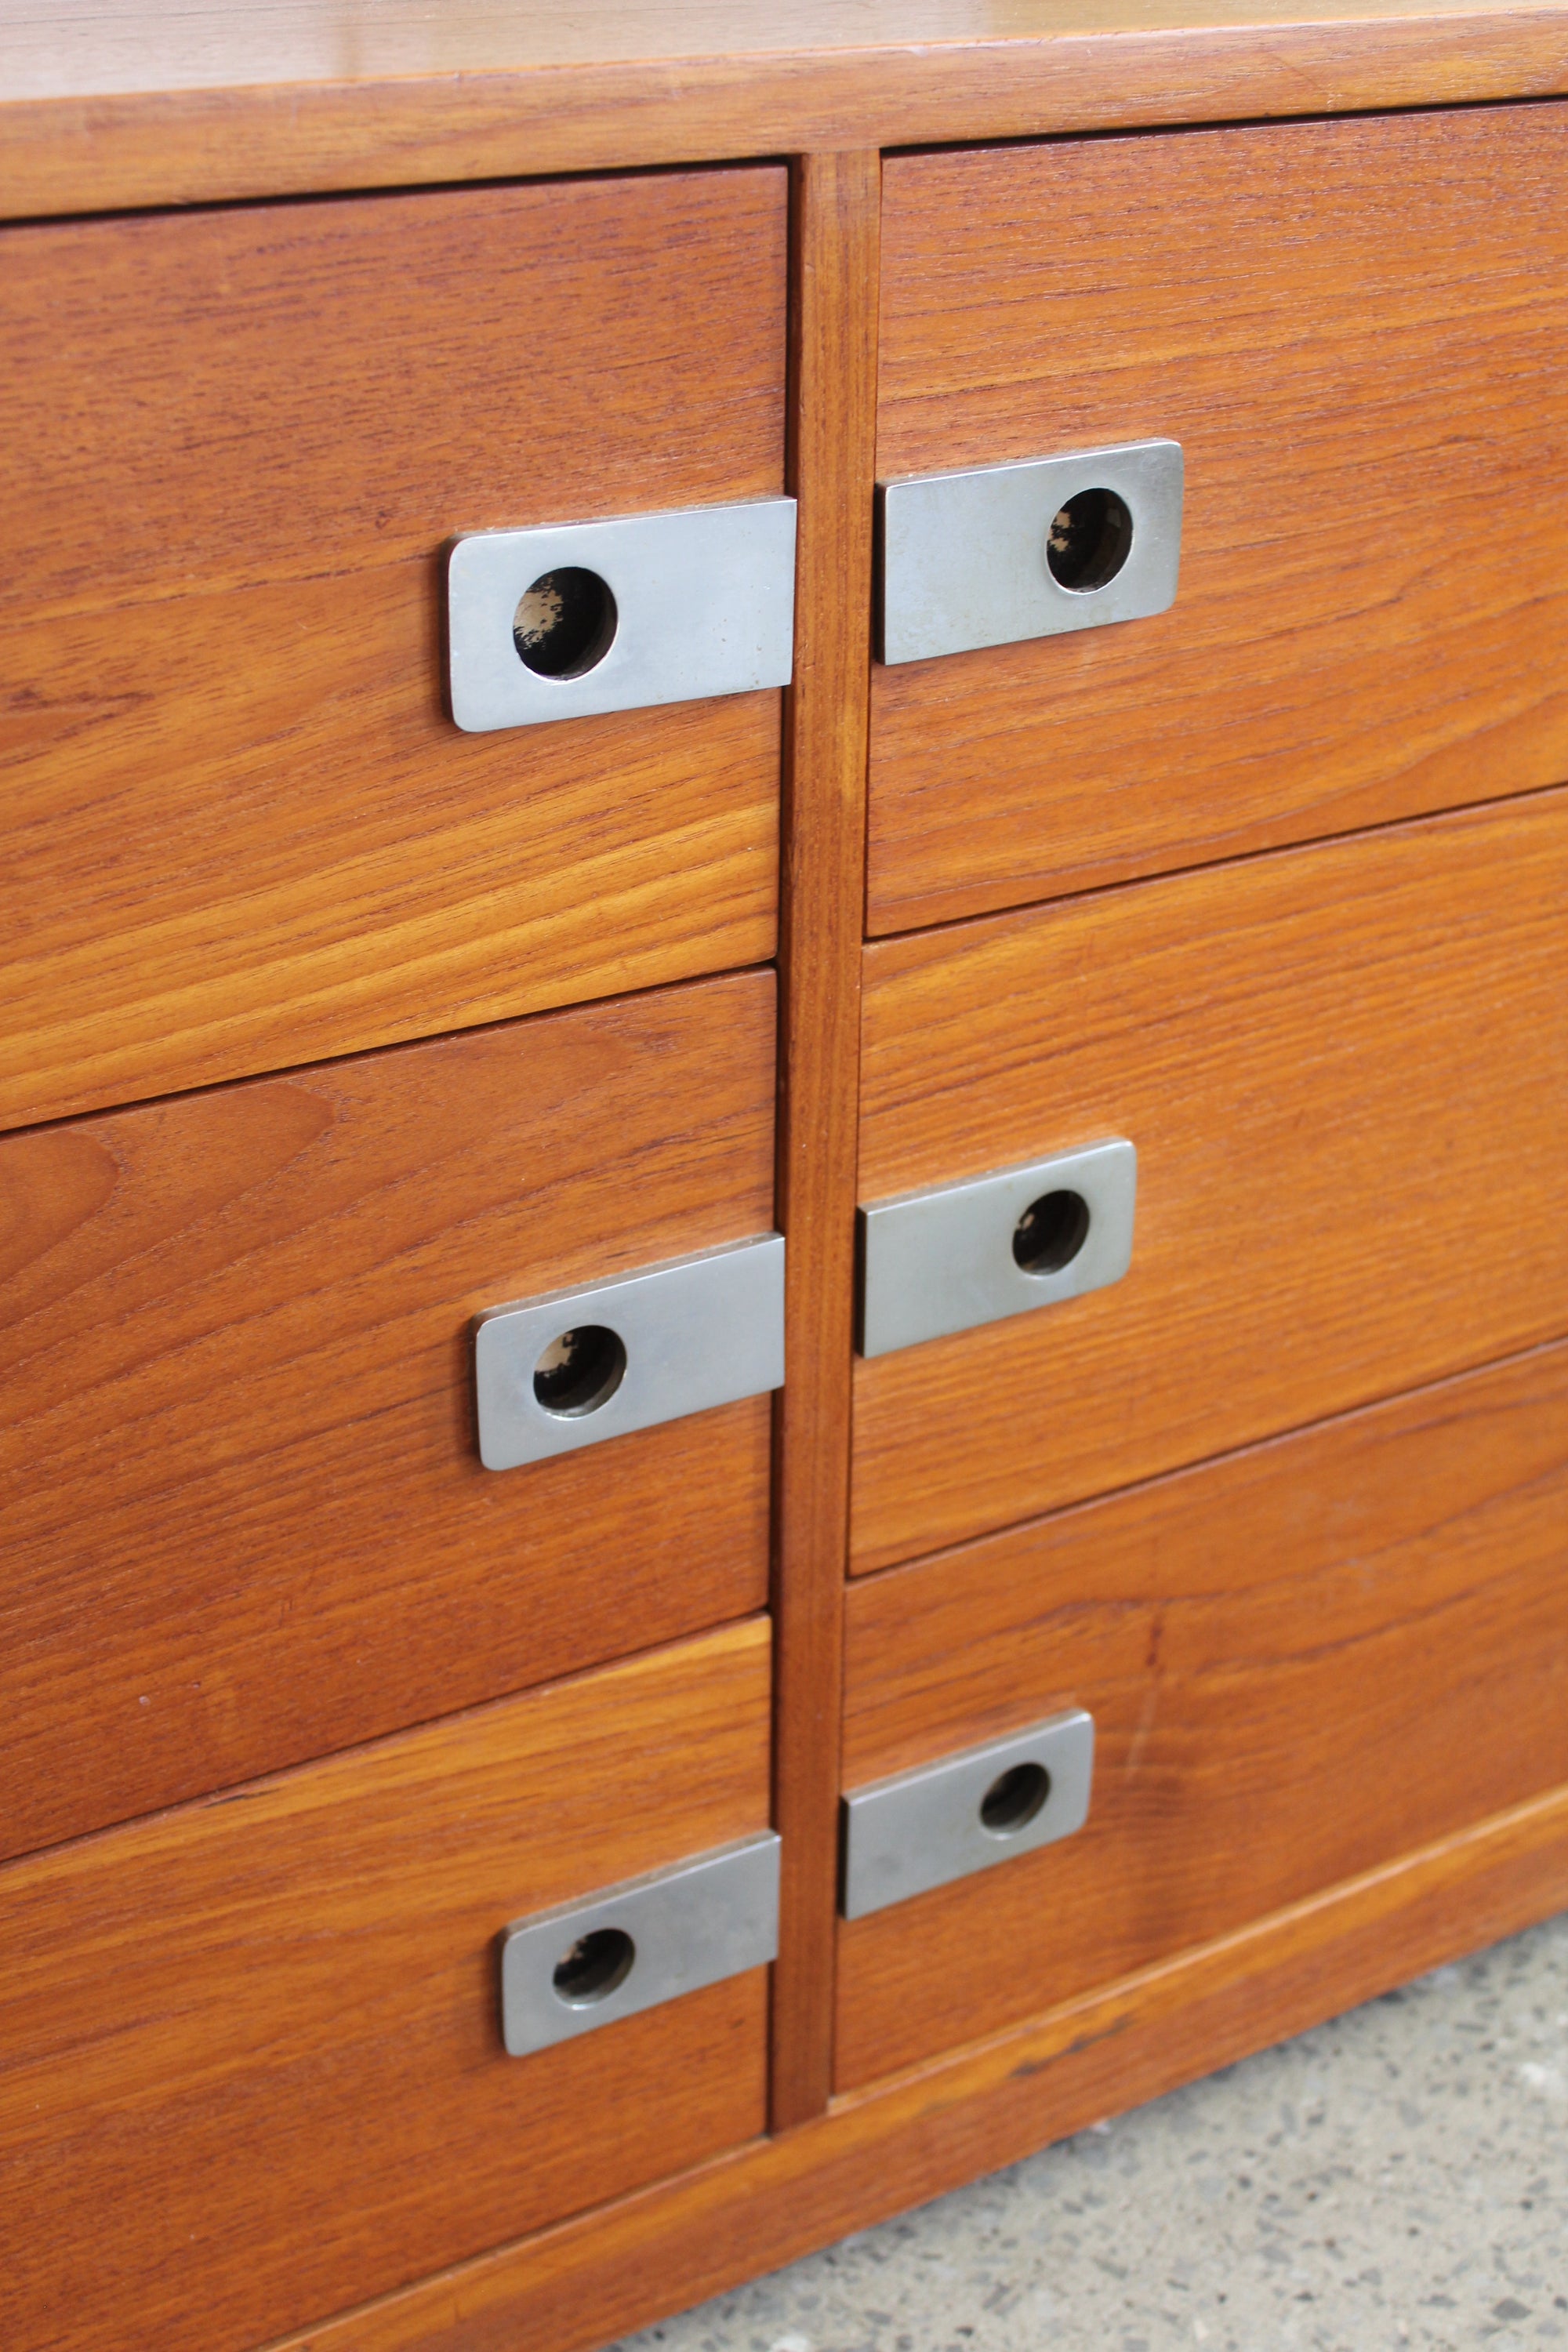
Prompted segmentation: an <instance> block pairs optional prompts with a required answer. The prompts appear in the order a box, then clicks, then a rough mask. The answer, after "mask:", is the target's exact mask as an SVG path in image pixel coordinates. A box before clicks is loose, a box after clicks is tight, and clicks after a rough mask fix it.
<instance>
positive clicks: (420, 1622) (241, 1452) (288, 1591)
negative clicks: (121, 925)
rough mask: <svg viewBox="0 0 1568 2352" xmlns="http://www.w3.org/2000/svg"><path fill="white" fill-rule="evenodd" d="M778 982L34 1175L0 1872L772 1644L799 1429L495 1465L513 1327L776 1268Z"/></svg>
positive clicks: (157, 1121)
mask: <svg viewBox="0 0 1568 2352" xmlns="http://www.w3.org/2000/svg"><path fill="white" fill-rule="evenodd" d="M0 1203H3V1217H0V1228H3V1230H4V1232H5V1235H6V1241H7V1251H6V1255H7V1259H8V1264H6V1265H5V1268H4V1272H5V1281H4V1284H3V1285H0V1299H3V1300H4V1304H5V1318H4V1342H5V1370H4V1374H3V1376H0V1465H3V1466H0V1477H3V1479H4V1482H5V1489H6V1496H7V1501H6V1506H5V1578H4V1586H3V1591H0V1718H3V1719H4V1722H5V1739H4V1742H3V1743H0V1755H3V1763H0V1832H3V1837H0V1851H5V1852H9V1853H16V1852H17V1851H19V1850H22V1849H26V1848H27V1847H31V1846H34V1845H37V1844H39V1843H44V1842H46V1841H47V1840H49V1839H52V1838H59V1837H66V1836H70V1835H74V1834H77V1833H79V1832H81V1831H83V1830H87V1829H92V1828H96V1827H99V1826H100V1825H101V1824H103V1823H105V1822H112V1821H117V1820H123V1819H124V1818H126V1817H127V1816H129V1815H131V1814H134V1813H139V1812H144V1811H149V1810H151V1809H152V1808H153V1807H154V1806H157V1805H163V1804H169V1803H173V1802H175V1801H178V1800H180V1799H183V1798H186V1797H191V1796H194V1795H196V1794H198V1793H200V1792H202V1791H204V1790H209V1789H216V1788H219V1787H222V1786H224V1785H226V1784H227V1783H230V1782H233V1781H236V1780H244V1779H247V1778H248V1777H250V1776H251V1775H253V1774H255V1773H258V1772H262V1771H270V1770H275V1769H279V1767H281V1766H283V1765H285V1764H290V1763H295V1762H299V1761H301V1760H303V1759H305V1758H307V1757H310V1756H313V1755H317V1754H321V1753H322V1752H324V1751H326V1750H328V1749H331V1748H344V1747H347V1746H348V1745H350V1744H351V1743H352V1742H354V1741H357V1740H363V1739H366V1738H374V1737H376V1736H378V1735H379V1734H381V1733H384V1732H386V1731H390V1730H393V1729H395V1728H396V1727H399V1726H402V1725H405V1724H410V1723H416V1722H419V1721H421V1720H422V1719H424V1718H426V1717H430V1716H435V1715H439V1714H443V1713H446V1712H447V1711H449V1710H450V1709H452V1708H454V1707H458V1706H469V1705H472V1704H474V1703H475V1702H477V1701H479V1700H484V1699H489V1698H494V1697H497V1696H500V1695H501V1694H502V1693H503V1692H506V1691H510V1690H517V1689H520V1688H521V1687H523V1686H524V1685H528V1684H530V1683H538V1682H542V1681H543V1680H545V1679H546V1678H547V1677H549V1676H551V1675H559V1674H562V1673H564V1672H570V1671H572V1670H574V1669H575V1668H577V1667H579V1666H583V1665H585V1664H590V1663H594V1662H596V1661H598V1660H601V1659H605V1658H609V1657H614V1656H617V1655H622V1654H626V1653H628V1652H630V1651H633V1650H638V1649H643V1648H646V1647H647V1645H648V1644H650V1643H655V1642H658V1641H665V1640H668V1639H671V1638H673V1637H674V1636H676V1635H678V1634H681V1633H690V1632H693V1631H695V1630H696V1629H697V1628H699V1627H700V1626H704V1625H710V1624H714V1623H717V1622H721V1621H722V1620H724V1619H726V1618H731V1617H738V1616H741V1615H742V1614H744V1613H745V1612H748V1611H751V1610H754V1609H758V1608H761V1607H762V1606H763V1604H764V1602H765V1600H766V1594H767V1574H768V1477H769V1417H770V1400H769V1399H768V1398H767V1397H766V1396H758V1397H753V1398H750V1399H748V1400H746V1401H745V1402H742V1403H739V1404H732V1405H726V1406H722V1407H720V1408H718V1409H717V1410H714V1411H711V1412H701V1413H697V1414H695V1415H693V1416H691V1417H690V1418H689V1419H686V1420H681V1421H675V1422H670V1423H666V1424H664V1425H663V1426H661V1427H658V1428H654V1429H647V1430H644V1431H641V1432H639V1433H636V1434H633V1435H629V1436H624V1437H620V1438H616V1439H614V1440H612V1441H610V1442H608V1443H606V1444H602V1445H596V1446H592V1447H589V1448H588V1449H586V1450H585V1451H583V1452H580V1453H575V1454H565V1455H563V1456H560V1457H558V1458H556V1459H554V1460H551V1461H545V1462H540V1463H536V1464H533V1465H529V1466H526V1467H524V1468H521V1469H516V1470H507V1471H501V1472H490V1471H487V1470H485V1469H483V1468H482V1467H481V1466H480V1464H479V1455H478V1452H477V1446H476V1439H475V1431H474V1404H473V1385H472V1353H473V1340H472V1333H471V1321H472V1318H473V1316H474V1315H475V1314H476V1313H477V1312H478V1311H479V1310H480V1309H482V1308H484V1307H494V1306H499V1305H501V1304H504V1303H505V1302H507V1301H509V1300H513V1299H518V1298H524V1297H531V1296H532V1295H534V1294H537V1293H540V1292H544V1291H550V1290H553V1289H556V1288H559V1287H563V1286H570V1285H574V1284H576V1283H581V1282H584V1281H592V1280H594V1279H595V1278H596V1277H597V1276H602V1275H609V1274H616V1273H622V1272H625V1271H627V1270H628V1269H631V1268H635V1267H638V1266H641V1265H649V1264H654V1263H657V1262H658V1261H659V1260H662V1259H667V1258H671V1257H677V1256H680V1255H684V1254H686V1253H687V1252H689V1251H694V1250H703V1249H709V1248H712V1247H715V1246H717V1245H719V1244H724V1243H728V1242H733V1241H740V1240H743V1239H745V1238H746V1237H747V1236H748V1235H750V1234H757V1233H760V1232H765V1231H766V1230H767V1229H768V1228H769V1227H770V1226H771V1224H772V1223H773V976H772V974H771V973H767V972H761V973H756V972H753V973H743V974H739V975H736V976H734V977H731V978H727V979H721V980H714V981H703V982H694V983H691V984H690V985H688V986H686V987H681V988H676V989H670V990H667V991H656V992H652V993H650V994H648V995H646V996H638V997H635V998H631V999H628V1000H626V1001H624V1002H621V1003H608V1004H603V1005H595V1006H591V1007H590V1006H584V1007H581V1008H578V1009H575V1010H573V1011H570V1012H566V1013H549V1014H542V1015H539V1016H536V1017H535V1018H534V1019H532V1020H530V1021H523V1022H519V1023H515V1024H509V1025H506V1026H503V1027H500V1028H494V1029H486V1030H479V1031H470V1032H468V1033H466V1034H462V1035H459V1036H457V1037H450V1038H444V1039H440V1040H437V1041H436V1042H433V1043H430V1044H426V1045H410V1046H403V1047H397V1048H394V1049H392V1050H390V1051H388V1052H384V1053H382V1054H377V1055H366V1056H364V1057H363V1058H360V1059H356V1060H349V1061H343V1062H338V1063H332V1064H329V1065H327V1066H324V1067H321V1068H317V1069H310V1070H301V1071H298V1072H295V1073H293V1074H291V1075H290V1076H287V1077H279V1078H268V1079H258V1080H253V1081H250V1082H247V1083H246V1084H242V1085H239V1086H236V1087H219V1088H215V1089H214V1090H212V1091H211V1092H208V1093H205V1094H196V1095H188V1096H184V1097H177V1098H176V1099H174V1100H173V1101H170V1102H165V1103H158V1104H150V1105H146V1106H143V1107H142V1108H138V1109H134V1110H129V1111H121V1112H113V1113H110V1114H105V1115H102V1116H100V1117H97V1118H89V1119H85V1120H82V1121H80V1122H79V1123H78V1124H76V1125H74V1126H61V1127H56V1128H50V1129H43V1130H40V1131H37V1132H33V1133H29V1134H26V1135H18V1136H11V1137H8V1138H5V1139H3V1140H0Z"/></svg>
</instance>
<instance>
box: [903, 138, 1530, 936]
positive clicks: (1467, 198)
mask: <svg viewBox="0 0 1568 2352" xmlns="http://www.w3.org/2000/svg"><path fill="white" fill-rule="evenodd" d="M1565 181H1568V108H1564V107H1563V106H1561V105H1534V106H1521V107H1515V108H1488V109H1477V110H1465V111H1455V112H1452V113H1446V112H1435V113H1425V114H1420V113H1417V114H1408V115H1399V116H1385V117H1383V118H1375V117H1373V118H1362V119H1360V120H1356V121H1338V122H1334V121H1319V122H1299V123H1272V124H1263V125H1258V126H1254V127H1250V128H1244V129H1237V130H1221V131H1186V132H1182V133H1179V134H1175V135H1166V136H1153V137H1150V136H1142V137H1133V138H1110V139H1097V140H1091V141H1067V142H1048V143H1044V144H1032V145H1017V146H1011V147H1001V148H996V149H993V150H986V151H974V150H971V151H968V152H943V153H936V154H924V155H902V156H895V157H891V158H889V162H888V164H887V167H886V172H885V175H884V180H883V189H884V209H883V226H882V262H883V294H882V338H881V351H880V359H879V376H878V384H879V441H878V471H879V476H880V477H881V478H883V479H884V480H896V479H898V478H900V477H901V476H908V475H911V474H925V473H932V472H943V471H947V470H949V469H952V468H958V467H980V466H994V465H998V464H1001V463H1002V462H1004V461H1005V460H1009V459H1019V458H1031V457H1051V456H1055V455H1058V454H1059V453H1060V454H1065V453H1069V452H1072V451H1076V450H1089V449H1097V448H1103V447H1106V446H1110V445H1112V444H1116V443H1121V442H1128V441H1138V440H1142V439H1144V438H1147V437H1150V436H1169V437H1171V438H1173V439H1174V440H1176V441H1179V442H1180V443H1181V445H1182V446H1183V449H1184V453H1185V475H1186V491H1185V511H1184V521H1183V528H1182V541H1181V572H1180V582H1179V586H1178V589H1177V594H1176V600H1175V604H1174V605H1173V607H1172V608H1171V609H1170V610H1169V611H1168V612H1166V613H1164V614H1161V615H1160V616H1159V617H1158V618H1155V619H1147V620H1139V621H1132V622H1128V623H1125V624H1122V625H1116V626H1110V627H1105V628H1095V629H1089V630H1087V631H1084V632H1082V633H1079V634H1076V635H1066V636H1055V637H1049V638H1046V639H1043V640H1037V641H1036V642H1033V643H1029V644H1022V645H1012V646H999V647H995V648H994V649H991V650H988V651H984V652H974V653H964V654H960V655H955V656H950V657H947V658H943V659H938V660H928V661H920V662H914V663H910V664H909V665H907V666H900V667H892V668H882V667H878V668H877V669H876V671H875V675H874V678H873V698H872V707H873V717H872V730H871V798H870V825H869V861H870V863H869V905H870V928H871V929H872V930H873V931H877V932H882V931H893V930H900V929H907V928H910V927H911V926H913V925H916V924H921V923H930V922H935V921H938V920H946V919H951V918H952V917H954V916H963V915H969V914H975V913H978V912H980V911H982V910H984V909H985V908H995V907H1003V906H1016V905H1020V904H1022V903H1025V902H1026V901H1028V900H1031V899H1037V898H1047V897H1049V896H1052V895H1055V894H1056V893H1058V892H1061V891H1066V890H1076V889H1081V888H1084V887H1089V886H1091V885H1099V884H1101V883H1104V882H1108V881H1115V880H1118V879H1121V878H1122V877H1127V876H1130V875H1133V874H1140V873H1150V872H1153V871H1156V870H1162V869H1167V868H1170V867H1174V866H1186V865H1193V864H1196V863H1199V862H1202V861H1205V860H1208V859H1213V858H1216V857H1222V856H1234V855H1235V854H1236V853H1237V852H1238V851H1241V850H1247V849H1253V848H1257V847H1260V846H1262V845H1266V844H1268V843H1278V842H1283V841H1290V840H1301V839H1304V838H1307V837H1309V836H1313V835H1326V834H1331V833H1336V832H1341V831H1344V830H1346V829H1348V828H1350V827H1352V826H1359V825H1365V824H1372V823H1375V822H1381V821H1384V820H1386V819H1389V818H1394V817H1402V816H1407V815H1411V814H1416V813H1418V812H1420V811H1423V810H1429V809H1436V808H1442V807H1451V806H1454V805H1456V804H1458V803H1461V802H1468V801H1479V800H1482V799H1486V798H1489V797H1490V796H1492V795H1495V794H1497V793H1505V792H1513V791H1519V790H1522V789H1525V788H1527V787H1530V786H1533V785H1540V784H1551V783H1559V782H1563V781H1564V780H1565V779H1568V683H1565V673H1564V668H1563V644H1564V641H1565V639H1568V470H1565V469H1564V467H1563V464H1562V462H1561V452H1562V448H1563V442H1564V436H1565V434H1568V306H1565V305H1564V302H1563V287H1564V284H1565V283H1568V207H1565V206H1564V205H1563V185H1564V182H1565Z"/></svg>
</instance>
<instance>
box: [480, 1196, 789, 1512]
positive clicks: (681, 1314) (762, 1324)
mask: <svg viewBox="0 0 1568 2352" xmlns="http://www.w3.org/2000/svg"><path fill="white" fill-rule="evenodd" d="M474 1386H475V1391H476V1400H477V1403H478V1407H479V1459H480V1460H481V1461H482V1462H483V1464H484V1465H485V1468H486V1469H487V1470H515V1469H517V1468H518V1467H519V1466H520V1465H521V1464H522V1463H525V1462H542V1461H546V1460H548V1458H549V1457H550V1456H551V1455H552V1454H571V1453H574V1452H575V1451H576V1450H577V1448H578V1447H579V1446H584V1445H599V1444H603V1443H604V1441H605V1439H606V1438H610V1437H622V1436H625V1435H626V1433H628V1432H629V1431H631V1430H634V1429H651V1428H652V1427H653V1426H654V1425H655V1423H658V1422H661V1421H679V1420H681V1419H683V1418H684V1416H685V1415H686V1414H687V1413H689V1412H707V1411H708V1410H709V1408H710V1406H712V1405H718V1404H732V1403H734V1402H736V1401H737V1400H738V1399H739V1398H741V1397H749V1396H757V1395H760V1394H762V1393H763V1391H766V1390H768V1389H776V1388H782V1387H783V1386H784V1236H783V1234H763V1235H761V1236H760V1237H759V1238H758V1239H756V1240H754V1241H746V1242H735V1243H732V1244H731V1245H730V1247H728V1248H727V1249H717V1250H709V1251H706V1252H704V1253H703V1254H702V1255H700V1256H697V1257H683V1258H674V1259H671V1260H670V1261H669V1262H668V1264H667V1265H656V1266H650V1267H648V1268H647V1270H646V1271H645V1272H643V1273H641V1274H630V1275H623V1276H619V1277H617V1278H616V1280H614V1281H610V1282H597V1283H594V1284H591V1285H590V1286H587V1287H586V1288H583V1289H577V1290H554V1291H547V1292H545V1293H544V1294H543V1295H542V1297H538V1298H530V1299H525V1300H523V1301H522V1302H521V1304H519V1305H516V1306H510V1307H491V1308H490V1309H489V1311H488V1312H487V1313H486V1314H484V1315H481V1316H480V1317H479V1321H478V1324H477V1326H476V1328H475V1332H474Z"/></svg>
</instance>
